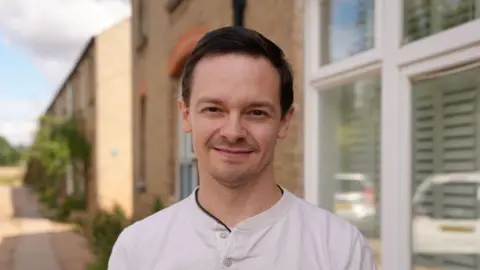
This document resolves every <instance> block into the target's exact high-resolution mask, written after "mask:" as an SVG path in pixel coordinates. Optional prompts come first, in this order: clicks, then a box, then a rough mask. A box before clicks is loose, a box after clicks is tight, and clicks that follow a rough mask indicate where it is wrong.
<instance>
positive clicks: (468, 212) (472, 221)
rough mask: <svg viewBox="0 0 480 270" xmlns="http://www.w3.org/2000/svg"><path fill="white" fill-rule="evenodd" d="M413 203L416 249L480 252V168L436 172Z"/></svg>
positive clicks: (442, 252) (440, 252)
mask: <svg viewBox="0 0 480 270" xmlns="http://www.w3.org/2000/svg"><path fill="white" fill-rule="evenodd" d="M412 206H413V207H412V214H413V216H412V243H413V247H412V248H413V252H414V253H416V254H429V255H456V254H464V255H467V254H468V255H472V254H476V255H479V254H480V172H474V173H452V174H440V175H433V176H431V177H429V178H427V179H426V180H425V181H424V182H423V183H422V184H421V185H420V186H419V187H418V188H417V190H416V191H415V194H414V197H413V203H412Z"/></svg>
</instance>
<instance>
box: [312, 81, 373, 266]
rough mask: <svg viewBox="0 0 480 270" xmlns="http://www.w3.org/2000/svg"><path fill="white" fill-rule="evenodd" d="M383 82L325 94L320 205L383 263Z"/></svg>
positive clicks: (356, 84)
mask: <svg viewBox="0 0 480 270" xmlns="http://www.w3.org/2000/svg"><path fill="white" fill-rule="evenodd" d="M380 94H381V93H380V79H379V78H378V77H372V78H365V79H361V80H358V81H355V82H353V83H350V84H347V85H343V86H341V87H338V88H335V89H330V90H327V91H322V93H321V99H320V100H321V102H320V104H321V108H322V110H321V117H320V120H321V130H320V137H321V140H322V141H321V145H322V146H323V147H322V153H321V159H322V164H321V179H320V192H321V201H320V205H321V206H322V207H324V208H326V209H328V210H330V211H332V212H334V213H335V214H337V215H339V216H341V217H342V218H344V219H346V220H348V221H350V222H352V223H353V224H354V225H356V226H357V228H359V229H360V231H361V232H362V233H363V234H364V235H365V237H367V238H368V239H369V241H370V245H371V247H372V249H373V250H374V253H375V258H376V259H377V264H379V263H380V261H379V258H380V254H379V252H380V201H379V198H380Z"/></svg>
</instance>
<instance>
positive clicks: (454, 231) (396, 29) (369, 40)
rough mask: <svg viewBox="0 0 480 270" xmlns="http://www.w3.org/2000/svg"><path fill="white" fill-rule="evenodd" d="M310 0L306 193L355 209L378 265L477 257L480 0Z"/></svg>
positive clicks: (346, 213) (412, 265) (462, 263)
mask: <svg viewBox="0 0 480 270" xmlns="http://www.w3.org/2000/svg"><path fill="white" fill-rule="evenodd" d="M304 3H305V10H304V14H305V16H306V18H305V25H304V29H305V30H304V32H305V35H304V51H305V55H306V56H307V57H305V58H304V70H305V85H304V88H303V89H304V97H305V98H304V104H303V108H304V110H305V113H304V117H305V118H304V121H305V124H304V125H305V126H306V127H308V132H304V135H303V136H304V151H305V153H304V162H303V163H304V173H303V176H304V183H305V184H304V186H305V190H304V194H305V195H304V196H305V199H306V200H308V201H309V202H311V203H314V204H317V205H318V206H319V207H323V208H326V209H329V210H331V211H333V212H334V213H336V214H337V215H340V216H343V217H345V218H346V219H349V220H351V221H353V222H352V223H353V224H355V225H357V227H358V228H359V229H360V230H361V231H362V232H364V234H365V236H367V238H368V240H369V243H370V246H371V247H372V249H373V251H374V253H375V254H374V255H375V259H376V262H377V266H378V268H379V269H380V268H381V269H389V270H405V269H415V270H419V269H442V270H444V269H445V270H446V269H480V266H479V263H480V258H479V254H480V253H479V249H478V247H479V246H478V244H477V243H480V237H479V233H477V232H480V228H479V227H478V223H479V221H478V219H477V218H478V214H479V211H480V210H479V209H480V208H479V205H478V202H479V201H478V199H476V197H479V195H478V188H477V187H478V186H477V185H478V184H476V182H475V181H477V180H475V179H477V178H480V177H478V176H477V174H476V173H477V172H478V171H480V159H479V157H480V147H478V146H477V144H478V142H477V141H480V139H479V138H480V136H478V134H480V124H479V123H480V117H479V116H480V111H479V108H480V103H479V100H480V92H479V90H478V89H479V88H480V85H479V82H480V79H478V78H480V68H479V67H480V45H479V44H480V32H479V31H477V29H480V20H479V19H478V18H480V17H479V16H480V1H479V0H392V1H382V0H373V1H371V2H369V1H366V0H362V1H361V0H337V1H335V0H312V1H305V2H304ZM360 4H362V5H363V7H362V8H359V7H360ZM387 4H388V5H387ZM364 7H365V8H364ZM349 12H350V14H349ZM359 14H368V16H364V15H359ZM359 18H366V19H365V20H364V22H367V23H366V24H363V26H362V27H359V26H358V25H362V24H357V21H358V19H359ZM341 25H343V29H351V30H350V32H349V33H350V34H349V35H348V37H347V38H343V39H341V38H336V37H335V34H333V33H335V31H337V32H338V33H339V32H340V31H339V30H336V29H342V27H340V26H341ZM329 26H330V27H329ZM364 26H365V27H364ZM362 36H363V38H362ZM406 43H408V44H406ZM352 44H353V45H352ZM359 44H360V45H359ZM342 46H343V47H342ZM345 48H348V49H345ZM351 48H353V49H351ZM334 50H337V52H336V53H335V52H334ZM340 52H342V53H340ZM318 59H320V62H319V61H318ZM319 63H320V64H319ZM378 75H380V76H378ZM478 145H480V144H478ZM473 182H475V183H473ZM380 199H382V200H381V201H380ZM355 204H363V205H364V206H362V207H360V208H359V207H358V206H356V208H354V207H353V206H354V205H355ZM365 205H366V206H371V205H375V207H365ZM379 205H381V206H382V207H379ZM359 209H362V211H360V210H359ZM365 209H372V211H366V210H365ZM373 209H374V210H375V211H373ZM355 211H357V213H356V214H357V215H358V213H362V214H364V213H365V215H366V213H368V214H373V216H374V221H373V222H372V221H371V220H369V223H363V222H359V221H358V219H357V220H355ZM352 213H353V214H352ZM472 219H475V220H477V221H476V222H477V223H476V224H477V225H475V226H476V228H475V233H473V232H472V230H471V228H472V227H473V226H472V225H471V224H472V223H471V222H472ZM371 224H374V225H373V226H371ZM369 228H373V231H372V230H369ZM379 232H380V234H381V235H379ZM378 236H380V237H378ZM437 236H439V237H437ZM442 237H443V238H442ZM380 240H381V241H380ZM441 241H443V242H441ZM440 242H441V243H440ZM445 243H448V244H445ZM380 244H381V246H382V248H381V249H380ZM457 244H458V245H457ZM472 244H476V249H473V248H472V246H471V245H472ZM380 251H381V253H380Z"/></svg>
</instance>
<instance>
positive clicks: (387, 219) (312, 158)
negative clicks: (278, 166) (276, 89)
mask: <svg viewBox="0 0 480 270" xmlns="http://www.w3.org/2000/svg"><path fill="white" fill-rule="evenodd" d="M320 1H322V0H305V2H304V14H305V16H304V42H303V44H304V55H305V57H304V82H303V83H304V88H303V89H304V110H305V113H304V123H305V124H304V126H305V127H308V129H309V130H311V131H317V132H304V149H305V151H304V187H305V193H304V194H305V199H306V200H307V201H309V202H311V203H314V204H316V205H319V204H320V202H322V201H323V200H325V198H323V199H322V193H321V192H320V190H321V189H322V188H323V187H327V186H328V181H329V180H328V179H325V178H322V177H321V176H322V174H323V173H324V172H322V171H321V170H322V169H321V167H320V166H318V164H324V163H325V162H328V160H327V156H322V155H321V153H322V151H325V149H327V146H325V145H322V140H321V136H322V134H321V132H320V131H321V130H322V128H321V127H322V125H321V122H320V119H322V116H321V115H320V112H321V111H322V110H321V106H322V104H321V103H322V100H321V95H320V92H321V91H322V90H325V89H331V88H332V87H334V86H337V85H343V84H347V83H349V82H352V81H354V79H355V78H358V77H363V76H366V75H368V74H375V73H376V74H381V81H382V83H381V84H382V104H381V106H382V109H381V113H382V117H381V188H382V190H381V201H382V205H381V211H380V215H381V243H382V247H381V264H382V269H391V270H405V269H411V268H412V265H411V263H412V260H411V213H410V212H411V211H410V208H411V202H410V198H411V191H410V188H411V166H410V165H411V156H410V155H411V138H410V135H411V134H410V131H411V119H410V116H411V91H412V86H411V80H412V79H414V78H416V77H418V76H420V75H422V74H425V73H428V72H432V71H436V70H440V69H442V68H446V67H450V66H452V65H455V64H461V63H465V62H468V61H475V60H480V45H475V43H477V44H478V42H480V31H475V29H479V28H480V19H476V20H473V21H471V22H468V23H465V24H462V25H459V26H457V27H454V28H451V29H448V30H444V31H442V32H440V33H438V34H434V35H430V36H428V37H425V38H423V39H421V40H418V41H413V42H410V43H409V44H406V45H403V46H401V41H402V39H403V29H402V28H403V0H388V1H387V0H374V1H375V12H374V14H375V15H374V16H375V43H374V44H375V47H374V48H373V49H372V50H369V51H365V52H362V53H359V54H357V55H354V56H351V57H349V58H347V59H345V60H341V61H338V62H334V63H331V64H329V65H325V66H320V54H319V52H320V51H321V47H320V45H321V44H320V34H321V32H320V29H321V25H320V24H321V20H320V14H321V13H320ZM387 2H388V7H387V5H386V3H387ZM307 149H316V150H317V151H307ZM392 209H394V211H392Z"/></svg>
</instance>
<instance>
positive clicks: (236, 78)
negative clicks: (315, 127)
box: [178, 54, 293, 187]
mask: <svg viewBox="0 0 480 270" xmlns="http://www.w3.org/2000/svg"><path fill="white" fill-rule="evenodd" d="M178 104H179V109H180V113H181V116H182V129H183V131H184V132H186V133H189V132H192V136H193V147H194V151H195V154H196V156H197V159H198V165H199V168H200V170H201V171H202V172H205V173H208V174H209V175H211V176H212V177H213V178H214V179H216V180H217V181H219V182H220V183H221V184H222V185H226V186H230V187H235V186H239V185H242V184H243V183H244V182H246V181H248V180H249V179H253V178H255V177H256V176H258V175H259V174H260V173H262V172H263V170H264V169H265V168H266V167H267V166H268V165H270V164H271V163H272V160H273V154H274V149H275V144H276V140H277V138H280V139H282V138H284V137H285V136H286V133H287V128H288V123H289V121H290V119H291V116H292V114H293V108H292V109H291V110H290V111H289V112H288V113H287V114H286V115H284V116H283V117H282V115H281V108H280V78H279V75H278V73H277V71H276V70H275V68H274V67H273V66H272V65H271V64H270V63H269V62H268V60H266V59H264V58H254V57H251V56H245V55H238V54H227V55H219V56H212V57H207V58H204V59H202V60H201V61H200V62H199V63H198V65H197V66H196V68H195V71H194V74H193V80H192V85H191V95H190V105H189V106H188V107H187V106H186V104H185V103H184V102H183V100H182V99H179V102H178Z"/></svg>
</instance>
